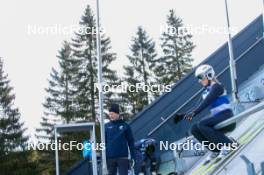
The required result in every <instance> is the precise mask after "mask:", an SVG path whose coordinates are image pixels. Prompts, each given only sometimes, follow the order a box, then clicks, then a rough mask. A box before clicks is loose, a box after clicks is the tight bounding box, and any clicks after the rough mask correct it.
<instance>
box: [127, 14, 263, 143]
mask: <svg viewBox="0 0 264 175" xmlns="http://www.w3.org/2000/svg"><path fill="white" fill-rule="evenodd" d="M262 34H263V23H262V17H261V16H259V17H258V18H257V19H255V20H254V21H253V22H252V23H250V24H249V25H248V26H247V27H246V28H245V29H243V30H242V31H241V32H239V33H238V34H237V35H236V36H235V37H234V39H233V44H234V55H235V58H236V60H237V61H236V62H237V73H238V81H237V83H238V85H241V84H242V83H243V82H245V81H246V80H247V79H248V78H249V77H250V76H252V75H253V74H254V73H255V72H256V71H257V70H258V69H259V68H260V66H261V65H263V64H264V59H263V58H264V41H263V39H262V40H261V38H262ZM258 40H259V41H260V42H258V43H257V44H256V42H257V41H258ZM254 44H255V45H254ZM252 46H253V47H252ZM251 47H252V48H251ZM249 48H250V49H249ZM245 52H246V53H245ZM238 58H239V60H238ZM204 63H206V64H211V65H212V66H213V67H214V68H215V71H216V73H217V74H219V73H220V72H222V71H223V70H224V69H225V68H226V67H227V66H228V63H229V56H228V46H227V44H224V45H223V46H222V47H220V48H219V49H218V50H217V51H215V52H214V53H213V54H212V55H210V56H209V57H208V58H207V59H206V60H205V61H204V62H203V64H204ZM193 73H194V71H192V72H191V73H190V74H188V75H187V76H185V77H184V78H183V79H182V80H181V81H179V82H177V83H176V84H175V85H174V86H173V87H172V91H171V92H169V93H165V94H163V95H162V96H160V97H159V98H158V99H156V100H155V101H154V102H153V103H152V104H150V105H149V106H148V107H146V108H145V109H144V110H143V111H142V112H140V113H139V114H138V115H136V116H135V118H134V120H132V121H131V122H130V125H131V128H132V131H133V133H134V136H135V139H136V140H138V139H141V138H146V137H147V135H148V133H150V132H151V131H152V130H153V128H155V127H156V126H157V125H159V124H160V123H161V122H162V121H163V120H162V118H163V119H166V118H167V117H169V116H170V115H171V114H172V113H173V112H174V111H175V110H177V109H178V108H179V107H180V106H181V105H182V104H183V103H184V102H185V101H187V100H188V99H190V98H191V97H192V96H193V95H194V94H195V93H196V92H198V91H199V89H200V88H201V86H200V85H199V84H198V83H195V82H196V81H197V80H196V79H195V78H194V76H193ZM218 79H219V80H220V81H221V82H222V83H223V84H224V85H225V86H226V88H227V90H228V93H229V94H230V91H231V83H230V82H231V81H230V75H229V69H226V70H225V71H224V72H223V73H222V74H221V75H220V76H219V77H218ZM197 100H198V97H196V98H194V99H193V100H192V101H191V102H190V103H188V104H187V105H186V106H184V107H183V108H182V109H181V110H180V111H179V112H184V111H186V110H188V109H190V108H191V107H192V106H194V105H195V103H196V101H197ZM205 112H206V111H204V112H202V113H201V114H200V115H198V116H197V117H196V118H195V120H200V119H201V118H202V117H203V116H204V114H205ZM195 120H194V122H195ZM194 122H193V123H194ZM190 127H191V125H190V123H188V122H186V121H183V122H180V123H179V124H177V125H175V124H174V123H173V121H172V119H170V120H168V122H166V123H165V124H164V125H163V126H162V127H160V128H159V129H158V130H156V131H155V132H154V133H153V134H152V135H151V137H152V138H154V139H156V140H157V141H159V140H163V141H164V140H166V141H169V142H174V141H176V140H178V139H180V138H182V137H184V136H185V133H186V132H187V131H188V130H189V128H190Z"/></svg>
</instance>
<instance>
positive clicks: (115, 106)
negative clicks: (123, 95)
mask: <svg viewBox="0 0 264 175" xmlns="http://www.w3.org/2000/svg"><path fill="white" fill-rule="evenodd" d="M109 112H114V113H117V114H119V105H118V104H112V105H111V107H110V109H109Z"/></svg>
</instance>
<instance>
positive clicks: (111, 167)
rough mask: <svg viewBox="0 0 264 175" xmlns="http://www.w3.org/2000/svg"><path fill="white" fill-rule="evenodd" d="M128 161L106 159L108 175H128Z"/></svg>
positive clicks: (123, 159) (124, 159)
mask: <svg viewBox="0 0 264 175" xmlns="http://www.w3.org/2000/svg"><path fill="white" fill-rule="evenodd" d="M128 167H129V161H128V158H113V159H107V169H108V175H116V174H117V170H118V174H119V175H128Z"/></svg>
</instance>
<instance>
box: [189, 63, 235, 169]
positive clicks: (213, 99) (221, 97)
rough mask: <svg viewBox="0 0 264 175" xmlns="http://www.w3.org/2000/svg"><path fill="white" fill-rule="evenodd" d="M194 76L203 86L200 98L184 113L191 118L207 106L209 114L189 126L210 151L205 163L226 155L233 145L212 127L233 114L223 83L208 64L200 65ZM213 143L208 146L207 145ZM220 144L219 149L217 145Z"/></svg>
mask: <svg viewBox="0 0 264 175" xmlns="http://www.w3.org/2000/svg"><path fill="white" fill-rule="evenodd" d="M195 76H196V78H197V79H198V81H199V83H201V85H202V86H203V87H204V91H203V92H202V98H201V101H200V103H199V105H197V106H196V107H195V108H194V109H193V110H191V111H190V112H189V113H187V114H186V115H185V118H186V119H188V120H190V121H191V120H192V118H193V117H194V116H196V115H197V114H199V113H200V112H201V111H202V110H204V109H205V108H207V107H209V108H210V112H211V115H210V117H208V118H205V119H203V120H202V121H200V122H197V123H195V124H194V125H193V126H192V128H191V133H192V134H193V136H194V137H195V138H196V139H197V140H198V141H199V142H201V143H203V145H204V146H206V147H207V148H208V149H209V150H210V151H212V153H211V154H210V155H209V156H208V157H207V159H206V162H205V164H206V163H209V162H210V161H211V160H212V159H213V158H216V157H217V156H218V159H221V158H222V157H223V156H225V155H227V154H228V153H229V152H230V150H231V148H230V146H231V145H233V141H232V140H231V139H229V138H228V137H227V136H225V135H224V133H222V132H221V131H218V130H216V129H214V126H215V125H217V124H218V123H220V122H223V121H224V120H227V119H229V118H230V117H232V116H233V112H232V109H231V105H230V102H229V100H228V97H227V94H226V90H225V88H224V87H223V85H222V84H221V83H220V82H219V81H218V80H217V79H216V77H215V71H214V69H213V67H212V66H210V65H207V64H205V65H201V66H199V67H198V68H197V69H196V71H195ZM210 144H211V145H213V146H212V147H209V145H210ZM220 146H221V149H219V147H220Z"/></svg>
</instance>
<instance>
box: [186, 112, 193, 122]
mask: <svg viewBox="0 0 264 175" xmlns="http://www.w3.org/2000/svg"><path fill="white" fill-rule="evenodd" d="M194 115H195V114H194V112H193V111H191V112H188V113H186V114H185V116H184V119H185V120H189V121H192V119H193V116H194Z"/></svg>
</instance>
